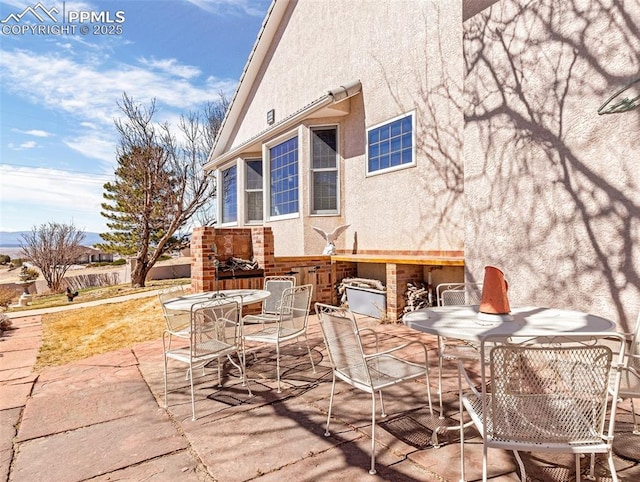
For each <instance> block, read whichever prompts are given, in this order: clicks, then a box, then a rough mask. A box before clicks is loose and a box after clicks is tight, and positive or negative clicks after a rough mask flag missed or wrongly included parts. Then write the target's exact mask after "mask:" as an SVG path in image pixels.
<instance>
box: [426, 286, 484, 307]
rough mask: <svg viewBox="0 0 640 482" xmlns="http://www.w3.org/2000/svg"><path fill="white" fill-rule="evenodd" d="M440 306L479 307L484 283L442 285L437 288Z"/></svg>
mask: <svg viewBox="0 0 640 482" xmlns="http://www.w3.org/2000/svg"><path fill="white" fill-rule="evenodd" d="M436 297H437V303H438V306H453V305H479V304H480V300H481V299H482V283H441V284H439V285H438V286H437V287H436Z"/></svg>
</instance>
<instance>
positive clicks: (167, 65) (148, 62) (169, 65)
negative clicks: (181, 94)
mask: <svg viewBox="0 0 640 482" xmlns="http://www.w3.org/2000/svg"><path fill="white" fill-rule="evenodd" d="M140 63H141V64H142V65H145V66H147V67H150V68H152V69H156V70H160V71H163V72H166V73H167V74H169V75H174V76H176V77H181V78H183V79H192V78H194V77H198V76H199V75H200V74H201V73H202V72H201V70H200V69H199V68H197V67H193V66H191V65H183V64H180V63H179V62H178V61H177V60H176V59H162V60H157V59H146V58H144V57H142V58H141V59H140Z"/></svg>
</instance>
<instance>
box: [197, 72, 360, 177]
mask: <svg viewBox="0 0 640 482" xmlns="http://www.w3.org/2000/svg"><path fill="white" fill-rule="evenodd" d="M361 91H362V83H361V82H360V80H355V81H352V82H348V83H346V84H344V85H341V86H340V87H336V88H335V89H331V90H329V91H328V92H327V93H326V94H325V95H323V96H322V97H319V98H318V99H316V100H314V101H312V102H311V103H309V104H307V105H306V106H304V107H302V108H301V109H299V110H297V111H296V112H294V113H293V114H291V115H289V116H287V117H285V118H284V119H282V120H281V121H279V122H277V123H276V124H274V125H272V126H271V127H269V128H268V129H265V130H263V131H262V132H259V133H258V134H256V135H255V136H253V137H251V138H249V139H247V140H246V141H244V142H243V143H242V144H240V145H238V146H236V147H235V148H233V149H231V150H229V151H227V152H226V153H223V154H221V155H219V156H218V157H215V158H213V159H212V157H213V151H212V155H211V156H209V159H208V160H207V163H206V164H205V165H204V166H203V169H204V170H205V171H208V170H213V169H215V168H216V167H217V166H218V165H219V164H222V163H223V162H226V161H228V160H230V159H233V158H234V157H236V156H237V155H238V154H239V153H241V152H242V151H243V150H244V149H245V148H246V147H247V146H248V145H250V144H254V143H256V142H260V141H261V140H263V139H266V138H267V137H272V136H275V135H277V134H279V133H280V132H283V131H285V130H287V129H290V128H291V127H293V126H295V125H296V124H298V123H300V122H301V121H302V120H303V119H305V118H306V117H308V116H309V115H311V114H313V113H314V112H317V111H319V110H320V109H322V108H323V107H326V106H328V105H331V104H338V103H340V102H342V101H344V100H347V99H349V98H351V97H353V96H354V95H356V94H359V93H360V92H361Z"/></svg>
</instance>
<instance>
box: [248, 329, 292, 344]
mask: <svg viewBox="0 0 640 482" xmlns="http://www.w3.org/2000/svg"><path fill="white" fill-rule="evenodd" d="M304 333H305V329H304V328H287V327H282V328H278V327H275V326H274V327H270V326H267V327H265V328H263V329H261V330H259V331H254V332H252V333H251V334H247V335H246V336H245V340H247V341H256V342H263V343H275V341H276V340H277V339H279V340H280V341H287V340H292V339H294V338H298V337H299V336H302V335H304Z"/></svg>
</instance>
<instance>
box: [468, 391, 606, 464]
mask: <svg viewBox="0 0 640 482" xmlns="http://www.w3.org/2000/svg"><path fill="white" fill-rule="evenodd" d="M464 403H465V406H469V408H470V410H468V411H469V413H470V414H471V417H472V419H473V422H474V424H475V425H476V426H477V427H480V428H482V427H483V423H484V421H485V420H486V425H487V426H486V427H484V429H485V430H486V433H487V434H491V437H492V444H493V445H495V446H498V445H499V444H500V443H501V442H504V443H505V444H507V445H509V444H511V442H513V441H516V442H520V443H522V444H523V445H525V444H526V445H528V446H530V447H531V449H530V450H532V451H537V450H542V449H543V448H544V449H547V450H551V449H553V448H554V446H557V447H558V448H561V449H564V448H566V445H567V444H568V443H572V444H580V445H585V452H591V451H592V448H591V447H590V446H591V445H603V439H602V436H601V434H600V433H599V432H598V431H597V430H594V428H593V424H592V423H590V422H592V421H590V420H588V419H587V418H585V416H584V413H583V411H581V410H580V407H578V406H577V405H576V403H575V401H574V400H572V399H570V398H569V399H568V398H566V397H563V396H557V397H548V396H546V395H544V396H527V397H520V399H519V400H512V401H511V403H510V405H509V406H508V407H504V408H503V409H502V410H500V416H501V417H505V418H504V419H502V420H500V421H499V422H496V423H495V425H494V420H495V419H496V416H495V414H494V413H493V412H492V406H493V404H494V403H495V400H494V397H492V396H491V394H487V405H486V408H487V414H486V417H485V416H484V412H483V408H484V407H483V403H482V398H481V397H478V396H476V395H474V394H470V395H467V396H465V397H464ZM505 426H506V427H508V429H507V430H505V429H504V427H505ZM503 431H504V432H503ZM502 433H505V436H503V435H502ZM521 450H522V449H521Z"/></svg>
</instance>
